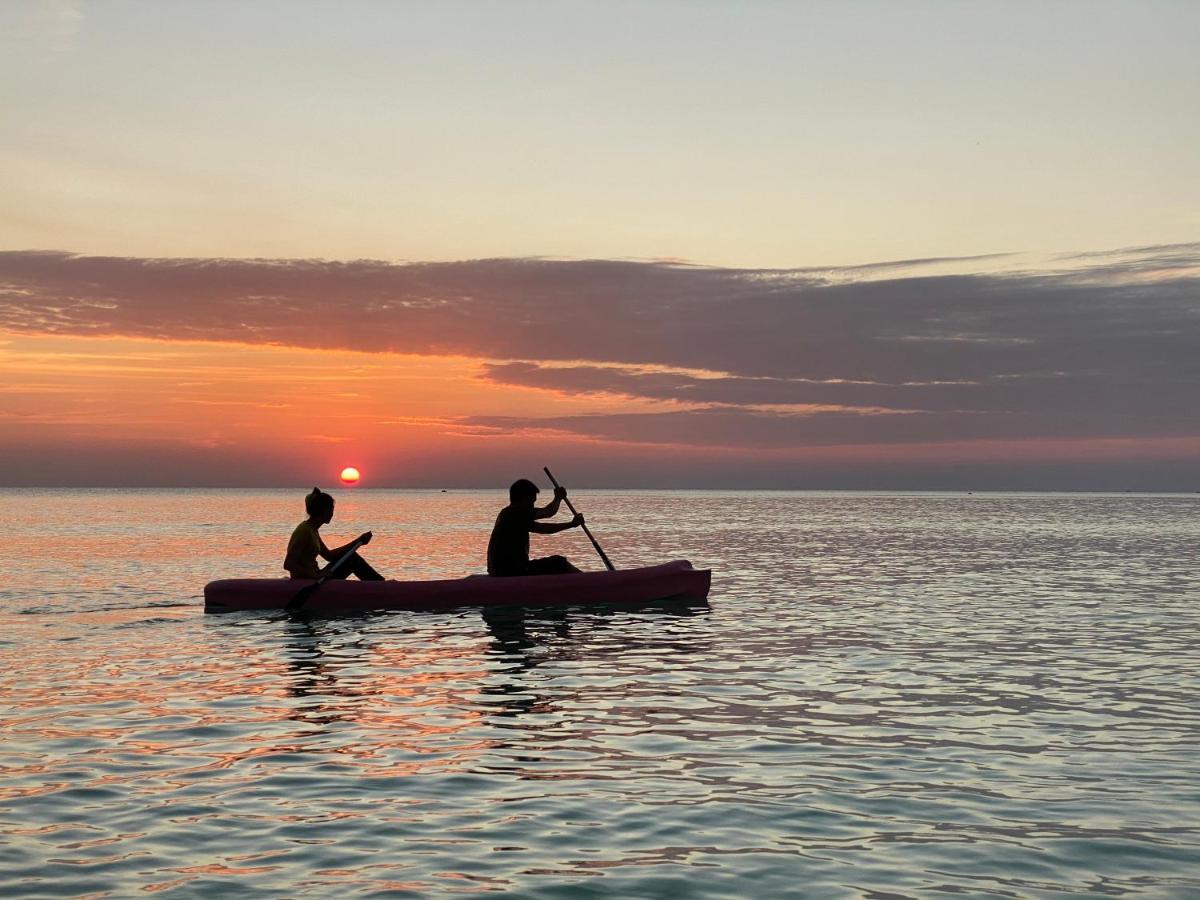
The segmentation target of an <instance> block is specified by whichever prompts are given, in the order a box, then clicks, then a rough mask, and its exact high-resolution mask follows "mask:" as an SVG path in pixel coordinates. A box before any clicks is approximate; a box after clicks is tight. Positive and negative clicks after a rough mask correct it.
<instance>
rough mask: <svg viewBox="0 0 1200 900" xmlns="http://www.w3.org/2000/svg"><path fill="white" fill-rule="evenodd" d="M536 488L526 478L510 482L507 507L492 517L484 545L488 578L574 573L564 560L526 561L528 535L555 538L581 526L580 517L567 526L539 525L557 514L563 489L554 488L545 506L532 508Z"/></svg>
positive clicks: (564, 494) (546, 558)
mask: <svg viewBox="0 0 1200 900" xmlns="http://www.w3.org/2000/svg"><path fill="white" fill-rule="evenodd" d="M537 495H538V486H537V485H536V484H534V483H533V482H532V481H529V480H528V479H526V478H522V479H520V480H519V481H514V482H513V484H512V487H510V488H509V489H508V500H509V504H508V506H506V507H504V509H502V510H500V514H499V515H498V516H496V524H495V525H494V526H492V537H491V539H490V540H489V541H488V551H487V570H488V574H489V575H501V576H514V575H565V574H568V573H570V572H578V571H579V569H577V568H575V567H574V566H573V565H571V563H570V562H569V561H568V560H567V558H566V557H565V556H547V557H545V558H544V559H530V558H529V533H530V532H533V533H534V534H557V533H558V532H560V531H566V530H567V529H568V528H578V527H579V526H581V525H582V524H583V516H579V515H577V516H575V517H574V518H573V519H571V521H570V522H554V523H551V522H539V521H538V520H539V519H550V518H553V517H554V516H555V515H557V514H558V507H559V505H560V504H561V503H562V502H563V500H565V499H566V496H567V489H566V488H562V487H559V488H555V489H554V499H553V500H551V501H550V502H549V503H547V504H546V505H545V506H541V507H538V506H534V505H533V504H534V501H535V500H537Z"/></svg>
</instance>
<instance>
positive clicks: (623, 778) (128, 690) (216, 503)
mask: <svg viewBox="0 0 1200 900" xmlns="http://www.w3.org/2000/svg"><path fill="white" fill-rule="evenodd" d="M574 497H575V499H576V501H577V504H578V505H579V507H580V509H581V511H583V512H584V513H585V514H586V515H587V516H588V520H589V523H590V524H591V525H592V526H593V529H594V531H595V533H596V535H597V537H598V538H599V539H600V540H601V542H602V543H603V544H604V546H605V549H606V550H607V551H608V553H609V555H610V556H611V557H612V559H613V561H614V562H615V563H616V564H617V565H618V566H619V567H626V566H636V565H644V564H651V563H657V562H662V561H665V560H668V559H674V558H687V559H691V560H692V561H693V563H695V564H696V565H697V566H704V567H711V568H712V569H713V572H714V575H713V592H712V595H711V597H710V603H709V605H707V606H690V607H671V606H666V607H657V608H645V609H635V610H630V609H615V608H614V609H589V610H585V609H567V610H558V611H545V610H543V611H534V610H526V611H520V610H513V611H509V612H505V613H495V614H488V615H487V616H484V615H482V614H481V613H480V612H479V611H478V610H472V609H462V610H455V611H451V612H439V613H417V612H400V613H390V614H373V615H366V616H352V617H340V618H339V617H317V618H304V617H296V618H288V617H286V616H283V615H280V614H260V613H255V614H241V613H239V614H229V615H220V616H214V615H207V616H206V615H205V614H204V613H203V612H202V609H201V605H200V603H201V591H202V588H203V585H204V583H205V582H207V581H209V580H211V579H215V578H219V577H241V576H263V577H273V576H276V575H280V574H281V572H280V570H279V568H278V566H279V562H280V559H281V557H282V548H283V544H284V543H285V541H286V538H287V536H288V533H289V532H290V529H291V527H292V526H293V525H294V524H295V523H296V522H297V521H299V520H300V518H302V512H301V509H302V491H235V490H229V491H212V490H203V491H194V490H193V491H188V490H180V491H135V492H119V491H81V490H4V491H0V501H2V502H3V504H4V509H5V511H6V518H7V519H8V520H9V521H8V527H7V528H6V529H5V532H6V538H7V545H8V546H7V547H6V548H5V549H6V552H5V554H4V555H5V562H4V563H3V566H2V571H3V577H2V579H0V624H2V628H0V734H2V736H3V737H2V742H3V743H2V745H0V894H3V895H4V896H79V895H88V896H96V897H103V896H114V897H135V896H143V895H145V894H165V895H176V896H183V897H203V896H213V897H216V896H222V897H224V896H246V897H255V896H263V897H279V896H289V897H301V896H321V897H325V896H396V897H406V896H411V897H421V896H460V895H464V896H475V895H479V896H495V897H504V896H511V897H522V898H530V897H621V898H637V897H755V898H760V897H806V896H812V897H904V896H912V897H929V896H937V895H940V894H959V893H961V894H967V895H969V896H996V897H1012V896H1016V897H1055V896H1066V895H1070V896H1080V895H1084V896H1109V895H1113V896H1118V895H1138V896H1152V897H1194V896H1200V627H1198V626H1200V603H1198V601H1200V563H1198V562H1197V551H1198V549H1200V496H1185V495H1170V496H1166V495H1164V496H1143V495H1066V494H1063V495H1014V494H983V493H981V494H975V495H964V494H882V493H880V494H844V493H843V494H833V493H831V494H818V493H759V494H737V493H677V492H664V493H651V492H636V493H613V492H594V493H593V492H577V493H576V494H575V495H574ZM501 499H502V498H501V497H500V495H499V493H488V492H450V493H442V492H432V491H428V492H416V491H414V492H403V491H366V490H355V491H341V492H339V505H338V511H337V512H338V515H337V518H336V519H335V520H334V522H333V523H332V524H331V525H330V526H328V527H327V528H326V533H327V535H328V536H329V538H331V539H334V540H337V539H340V538H349V537H352V536H353V535H355V534H357V533H358V532H359V531H361V530H363V529H365V528H372V529H374V531H375V534H376V539H375V541H374V542H373V543H372V544H371V546H370V547H369V548H367V553H366V555H367V556H368V558H369V559H370V560H371V561H372V562H373V563H374V564H375V565H376V566H377V567H378V568H380V569H381V570H382V571H384V572H385V574H388V575H390V576H393V577H412V578H437V577H447V576H457V575H460V574H463V573H465V572H469V571H478V570H479V568H480V564H481V559H482V555H483V549H484V546H485V544H486V539H487V532H488V529H489V526H490V524H491V520H492V518H493V516H494V514H495V511H496V509H497V508H498V505H499V504H500V502H501ZM535 544H536V545H535V552H537V551H538V550H541V551H542V552H547V553H549V552H565V553H566V554H567V555H569V556H571V557H572V558H574V559H575V560H576V561H578V562H581V563H584V564H586V565H587V566H588V567H592V568H596V567H598V565H599V564H598V563H597V561H596V560H595V559H594V558H593V555H592V551H591V549H590V547H589V546H588V545H587V543H586V542H585V540H584V539H583V538H582V536H581V535H580V534H579V533H578V532H570V533H567V534H563V535H558V536H555V537H550V538H541V539H537V538H535Z"/></svg>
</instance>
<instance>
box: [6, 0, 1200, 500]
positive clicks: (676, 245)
mask: <svg viewBox="0 0 1200 900" xmlns="http://www.w3.org/2000/svg"><path fill="white" fill-rule="evenodd" d="M1197 34H1200V4H1196V3H1191V2H1128V3H1104V2H1079V3H1073V2H1061V3H1041V2H1038V3H961V4H955V3H943V2H909V3H890V2H888V3H884V2H880V3H866V2H863V3H856V2H844V3H842V2H838V3H834V2H829V3H774V2H770V3H768V2H762V3H753V2H743V3H733V2H729V3H718V2H691V0H690V2H679V3H675V2H665V0H660V2H655V3H622V2H603V3H601V2H596V3H583V2H579V3H575V2H566V3H554V4H546V3H521V2H512V3H467V2H461V3H459V2H438V3H376V2H358V3H326V2H321V3H316V2H312V3H309V2H301V0H287V2H253V0H248V2H213V3H182V2H180V3H171V2H167V3H163V2H151V0H141V2H118V0H113V2H103V3H101V2H95V3H88V2H69V0H57V2H49V0H46V2H24V0H16V2H6V3H4V4H2V5H0V371H3V373H4V378H3V382H2V383H0V485H26V484H30V485H57V484H61V485H193V484H194V485H225V484H228V485H311V484H317V483H319V484H331V483H333V482H334V480H335V478H336V474H337V472H338V471H339V470H340V469H341V468H342V467H343V466H344V465H355V466H358V467H359V468H360V469H361V470H362V473H363V480H362V484H363V485H364V486H376V487H379V486H397V487H403V486H431V487H459V486H484V485H495V484H507V482H508V481H511V480H512V478H514V477H517V476H518V475H534V474H536V473H538V472H540V469H541V466H542V465H543V464H546V463H549V464H551V465H553V466H557V467H558V468H559V469H560V472H564V471H565V472H569V473H570V474H571V476H572V477H571V481H572V482H573V483H576V484H579V485H593V486H630V487H653V486H663V487H713V486H719V487H781V488H791V487H797V488H821V487H836V488H940V487H945V488H965V489H974V488H978V489H987V488H1039V489H1052V488H1070V489H1086V488H1098V489H1125V488H1135V489H1170V490H1189V491H1190V490H1200V414H1198V413H1197V408H1198V407H1200V404H1197V399H1198V398H1200V390H1198V388H1200V361H1198V360H1200V353H1198V351H1200V153H1197V152H1196V148H1197V147H1200V115H1197V114H1196V110H1197V109H1198V108H1200V54H1197V53H1196V52H1195V46H1194V44H1195V37H1196V35H1197ZM564 477H565V476H564Z"/></svg>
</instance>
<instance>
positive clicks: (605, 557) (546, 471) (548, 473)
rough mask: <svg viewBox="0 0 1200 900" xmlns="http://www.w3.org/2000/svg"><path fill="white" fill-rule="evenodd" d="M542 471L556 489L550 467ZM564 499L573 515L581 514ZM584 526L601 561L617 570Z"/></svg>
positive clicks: (585, 526) (611, 568)
mask: <svg viewBox="0 0 1200 900" xmlns="http://www.w3.org/2000/svg"><path fill="white" fill-rule="evenodd" d="M542 471H543V472H545V473H546V477H547V478H549V479H550V483H551V484H552V485H554V487H555V489H556V490H557V489H558V482H557V481H555V480H554V476H553V475H551V474H550V469H549V467H548V466H542ZM563 500H564V501H565V502H566V504H567V509H569V510H570V511H571V515H573V516H577V515H579V513H578V512H577V511H576V509H575V507H574V506H572V505H571V501H570V500H568V499H567V498H566V497H564V498H563ZM582 528H583V533H584V534H586V535H587V536H588V540H589V541H591V542H592V546H593V547H595V548H596V552H597V553H599V554H600V559H601V561H603V563H604V565H605V568H607V569H608V571H610V572H615V571H617V567H616V566H614V565H613V564H612V563H610V562H609V561H608V557H607V556H606V555H605V553H604V551H603V550H601V549H600V544H598V543H597V542H596V539H595V538H594V537H592V533H591V532H590V531H588V527H587V525H586V524H584V525H583V526H582Z"/></svg>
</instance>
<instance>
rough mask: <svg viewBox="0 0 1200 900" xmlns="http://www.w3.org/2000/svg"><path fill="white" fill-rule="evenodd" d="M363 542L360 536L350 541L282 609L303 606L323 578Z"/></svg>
mask: <svg viewBox="0 0 1200 900" xmlns="http://www.w3.org/2000/svg"><path fill="white" fill-rule="evenodd" d="M365 543H366V541H364V540H363V539H362V538H361V537H357V538H355V539H354V540H353V541H351V542H350V546H349V547H347V548H346V552H345V553H343V554H342V555H341V556H339V557H338V558H337V559H336V560H334V562H333V565H331V566H329V567H328V568H327V569H326V570H325V571H324V572H322V573H321V577H320V578H318V579H317V580H316V581H314V582H313V583H312V584H310V585H307V586H306V587H302V588H300V590H298V591H297V592H296V596H295V597H293V598H292V599H291V600H289V601H288V604H287V606H285V607H284V609H286V610H287V611H288V612H295V611H296V610H298V609H300V608H301V607H302V606H304V604H305V603H306V602H307V601H308V598H309V597H311V596H312V595H313V593H314V592H315V591H316V589H317V588H319V587H320V586H321V585H323V584H324V583H325V579H326V578H328V577H329V576H330V575H332V574H333V573H334V571H335V570H336V569H337V568H338V567H339V566H340V565H341V564H342V563H344V562H345V561H346V560H348V559H349V558H350V557H351V556H353V555H354V553H355V551H357V550H358V548H359V547H361V546H362V545H363V544H365Z"/></svg>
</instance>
